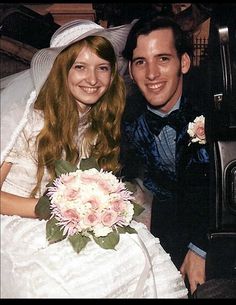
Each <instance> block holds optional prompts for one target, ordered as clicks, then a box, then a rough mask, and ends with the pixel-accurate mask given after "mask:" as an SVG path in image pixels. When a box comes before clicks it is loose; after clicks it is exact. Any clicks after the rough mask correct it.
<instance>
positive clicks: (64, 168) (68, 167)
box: [55, 160, 78, 176]
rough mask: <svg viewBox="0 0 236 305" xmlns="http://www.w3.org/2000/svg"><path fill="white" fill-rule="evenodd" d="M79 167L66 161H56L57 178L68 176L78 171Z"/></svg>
mask: <svg viewBox="0 0 236 305" xmlns="http://www.w3.org/2000/svg"><path fill="white" fill-rule="evenodd" d="M77 169H78V167H77V166H76V165H73V164H71V163H70V162H68V161H65V160H56V161H55V171H56V174H57V176H60V175H61V174H66V173H70V172H75V171H77Z"/></svg>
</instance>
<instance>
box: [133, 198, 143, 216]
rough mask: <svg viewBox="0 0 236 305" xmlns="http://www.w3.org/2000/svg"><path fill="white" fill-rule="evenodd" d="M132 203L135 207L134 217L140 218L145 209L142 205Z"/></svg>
mask: <svg viewBox="0 0 236 305" xmlns="http://www.w3.org/2000/svg"><path fill="white" fill-rule="evenodd" d="M131 202H132V204H133V205H134V216H139V215H140V214H141V213H142V212H143V211H144V210H145V208H144V207H142V206H141V205H140V204H138V203H136V202H135V201H131Z"/></svg>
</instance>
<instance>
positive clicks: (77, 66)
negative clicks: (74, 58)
mask: <svg viewBox="0 0 236 305" xmlns="http://www.w3.org/2000/svg"><path fill="white" fill-rule="evenodd" d="M75 69H77V70H83V69H84V66H83V65H75Z"/></svg>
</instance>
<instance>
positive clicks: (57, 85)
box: [31, 36, 125, 196]
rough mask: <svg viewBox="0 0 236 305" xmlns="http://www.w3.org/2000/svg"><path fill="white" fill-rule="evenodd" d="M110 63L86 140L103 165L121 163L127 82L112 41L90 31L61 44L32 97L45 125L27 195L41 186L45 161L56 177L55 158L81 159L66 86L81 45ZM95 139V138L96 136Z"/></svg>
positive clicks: (73, 108) (113, 168) (114, 166)
mask: <svg viewBox="0 0 236 305" xmlns="http://www.w3.org/2000/svg"><path fill="white" fill-rule="evenodd" d="M85 45H86V46H88V47H89V48H90V49H91V50H92V51H93V52H95V54H96V55H98V56H99V57H101V58H103V59H105V60H107V61H109V62H110V64H111V69H112V78H113V80H112V83H111V85H110V87H109V89H108V90H107V91H106V92H105V94H104V95H103V96H102V97H101V98H100V99H99V100H98V101H97V103H96V104H94V105H93V106H92V108H91V110H90V111H89V113H88V116H87V119H88V122H89V127H88V129H87V130H86V132H85V143H86V144H85V145H87V149H88V150H89V152H90V156H93V157H95V158H96V160H97V161H98V164H99V165H100V167H101V168H104V169H105V170H109V171H113V172H114V173H117V172H118V171H119V169H120V164H119V153H120V145H119V144H120V124H121V116H122V113H123V110H124V104H125V84H124V81H123V79H122V78H121V77H120V76H119V74H118V72H117V64H116V56H115V53H114V50H113V47H112V45H111V43H110V42H109V41H108V40H106V39H105V38H103V37H100V36H89V37H87V38H85V39H83V40H81V41H78V42H76V43H74V44H73V45H71V46H69V47H67V48H66V49H65V50H63V51H62V52H61V53H60V54H59V55H58V56H57V58H56V60H55V62H54V64H53V67H52V69H51V72H50V74H49V76H48V78H47V80H46V82H45V83H44V85H43V87H42V89H41V90H40V93H39V95H38V97H37V100H36V101H35V105H34V107H35V109H38V110H42V111H43V113H44V127H43V128H42V130H41V131H40V133H39V134H38V136H37V140H36V145H37V147H38V169H37V184H36V186H35V188H34V189H33V191H32V193H31V196H35V194H36V193H37V191H38V190H39V188H40V184H41V181H42V177H43V174H44V166H46V168H47V170H48V172H49V174H50V177H51V179H54V178H55V167H54V161H55V160H57V159H61V158H62V157H63V153H64V154H65V157H64V158H63V159H65V160H67V161H69V162H71V163H73V164H76V163H77V162H78V159H79V157H80V156H79V150H78V147H77V142H76V140H75V139H76V136H77V135H78V126H79V113H78V108H77V103H76V101H75V99H74V98H73V97H72V95H71V93H70V92H69V90H68V86H67V76H68V73H69V70H70V68H71V66H72V65H73V63H74V61H75V59H76V58H77V56H78V54H79V52H80V51H81V49H82V48H83V47H84V46H85ZM95 140H96V141H95Z"/></svg>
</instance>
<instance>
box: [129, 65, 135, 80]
mask: <svg viewBox="0 0 236 305" xmlns="http://www.w3.org/2000/svg"><path fill="white" fill-rule="evenodd" d="M131 66H132V64H131V61H129V75H130V78H131V79H132V80H134V78H133V75H132V69H131Z"/></svg>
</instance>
